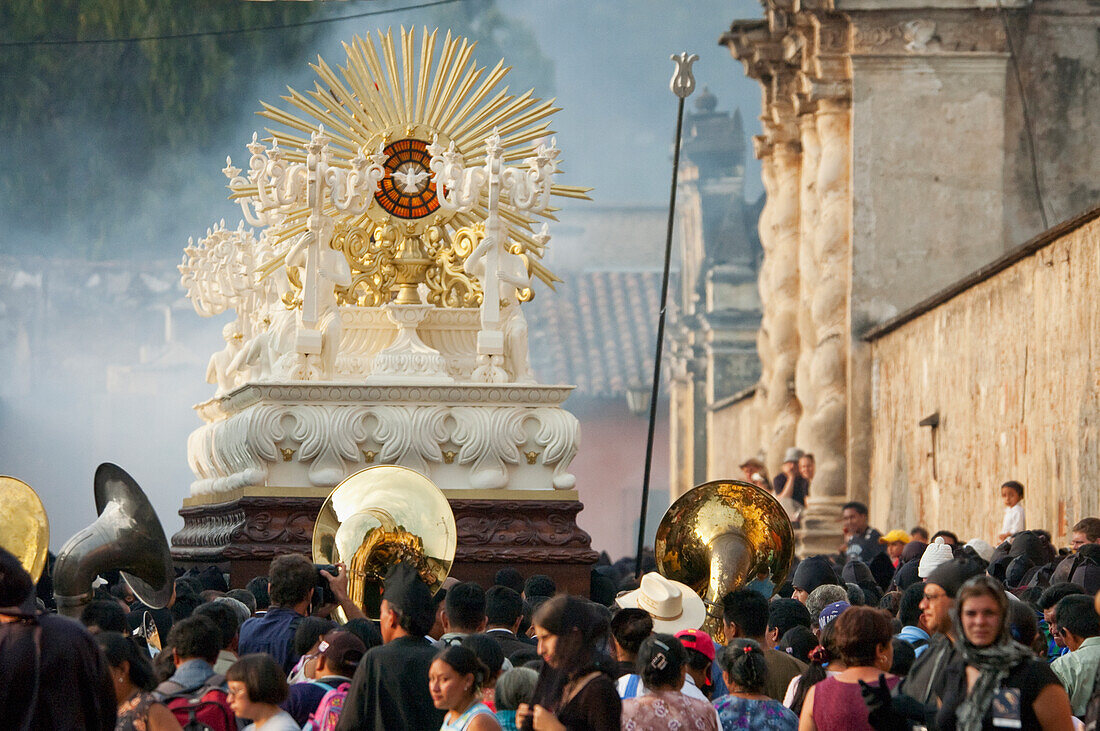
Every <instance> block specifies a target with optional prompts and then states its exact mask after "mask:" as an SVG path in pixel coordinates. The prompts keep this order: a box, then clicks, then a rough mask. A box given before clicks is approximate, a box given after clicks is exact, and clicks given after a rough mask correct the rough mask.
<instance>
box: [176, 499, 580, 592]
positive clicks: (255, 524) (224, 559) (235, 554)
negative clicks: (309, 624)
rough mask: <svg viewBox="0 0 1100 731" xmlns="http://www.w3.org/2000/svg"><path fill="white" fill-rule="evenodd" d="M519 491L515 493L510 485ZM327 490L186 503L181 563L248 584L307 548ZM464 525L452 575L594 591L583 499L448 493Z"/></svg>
mask: <svg viewBox="0 0 1100 731" xmlns="http://www.w3.org/2000/svg"><path fill="white" fill-rule="evenodd" d="M510 494H511V495H514V494H515V493H514V492H512V493H510ZM323 502H324V498H323V497H285V496H280V497H262V496H252V495H249V496H243V497H238V498H236V499H233V500H229V501H226V502H223V503H214V504H207V505H192V506H185V507H184V508H182V509H181V510H180V515H181V516H182V517H183V521H184V526H183V529H182V530H180V532H179V533H176V534H175V535H174V536H172V558H173V559H174V561H175V563H176V564H177V565H180V566H184V567H188V566H208V565H210V564H215V565H217V566H219V567H220V568H221V569H222V570H223V571H226V572H228V573H229V580H230V585H231V586H233V587H243V586H244V585H245V583H247V582H248V580H249V579H251V578H253V577H255V576H264V575H266V574H267V567H268V564H270V562H271V559H273V558H275V557H276V556H280V555H282V554H285V553H300V554H303V555H306V556H308V555H309V554H310V544H311V540H312V536H313V521H314V518H315V517H316V516H317V513H318V512H319V511H320V509H321V505H322V503H323ZM450 503H451V509H452V510H453V511H454V515H455V525H456V527H457V528H458V550H457V552H456V554H455V563H454V566H453V567H452V569H451V576H454V577H455V578H457V579H459V580H463V581H466V580H468V581H477V582H478V583H480V584H481V585H482V586H485V587H488V586H490V585H492V583H493V575H494V574H495V573H496V572H497V571H498V570H499V569H501V568H503V567H505V566H514V567H515V568H517V569H519V571H520V572H521V573H522V574H523V575H524V576H531V575H532V574H547V575H548V576H551V577H552V578H553V579H554V580H555V582H556V583H557V585H558V588H559V590H562V591H568V592H570V593H575V594H580V595H582V596H588V582H589V572H590V570H591V567H592V564H594V563H595V561H596V558H597V554H596V552H595V551H593V550H592V547H591V539H590V538H589V536H588V534H587V533H585V532H584V531H583V530H581V529H580V528H579V527H578V526H577V521H576V517H577V513H579V512H580V510H581V508H582V507H583V506H582V504H581V503H580V502H579V501H577V500H515V499H504V500H491V499H473V500H471V499H461V498H452V499H451V500H450Z"/></svg>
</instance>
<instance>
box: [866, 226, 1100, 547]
mask: <svg viewBox="0 0 1100 731" xmlns="http://www.w3.org/2000/svg"><path fill="white" fill-rule="evenodd" d="M1058 234H1059V235H1057V237H1056V238H1053V240H1050V241H1049V242H1048V241H1047V240H1046V239H1044V237H1042V236H1040V237H1038V239H1037V240H1036V241H1035V242H1032V244H1031V245H1030V246H1027V245H1025V247H1023V249H1024V250H1030V249H1034V251H1033V252H1032V253H1030V254H1029V255H1026V256H1024V258H1022V259H1020V260H1019V261H1016V262H1015V263H1013V264H1011V265H1009V266H1008V267H1007V268H1004V269H1003V270H1002V271H999V272H996V273H994V274H992V275H991V276H988V277H987V278H984V279H982V278H980V277H976V278H975V279H976V281H975V282H974V283H973V284H972V285H971V286H968V287H966V288H965V289H962V291H959V292H958V293H957V294H955V295H954V296H952V297H950V298H949V299H947V300H946V301H944V302H942V303H941V304H938V305H936V306H934V307H932V308H931V309H927V311H923V312H920V310H922V309H923V308H916V309H917V312H920V314H916V316H914V317H912V319H908V318H906V317H902V318H900V321H901V324H899V325H897V326H896V329H889V328H891V327H894V325H891V324H890V323H888V324H887V325H886V326H885V329H887V330H888V331H887V332H884V333H883V334H881V335H877V336H876V335H872V336H871V353H872V355H871V362H872V405H871V413H872V417H871V418H872V425H871V426H872V429H871V430H872V445H873V448H872V457H871V468H870V507H871V518H872V524H873V525H876V526H878V527H879V528H881V529H882V530H884V531H885V530H888V529H890V528H898V527H900V528H908V527H910V526H912V525H916V524H917V523H921V524H923V525H926V526H928V527H930V528H932V529H934V530H936V529H948V530H952V531H954V532H956V533H957V534H958V535H959V537H960V538H961V539H963V540H968V539H970V538H973V537H981V538H984V539H986V540H992V538H993V537H995V535H996V534H997V533H998V532H999V529H1000V521H1001V516H1002V513H1003V504H1002V503H1001V499H1000V494H999V488H1000V485H1001V483H1002V482H1004V481H1006V480H1010V479H1015V480H1019V481H1020V482H1022V483H1023V484H1024V485H1025V487H1026V494H1025V500H1024V506H1025V509H1026V512H1027V526H1028V527H1029V528H1044V529H1047V530H1050V531H1051V532H1052V534H1053V535H1054V537H1055V539H1056V541H1057V542H1060V543H1065V542H1066V536H1067V532H1068V529H1069V528H1070V527H1071V526H1072V525H1073V524H1074V523H1075V522H1076V521H1077V520H1079V519H1080V518H1082V517H1087V516H1096V515H1100V489H1098V487H1100V368H1098V367H1097V360H1096V358H1097V357H1100V208H1098V209H1094V210H1092V211H1091V212H1089V213H1087V214H1085V215H1083V216H1082V217H1080V218H1079V219H1077V221H1075V222H1074V223H1073V224H1072V225H1071V227H1069V230H1068V231H1067V230H1064V228H1063V230H1061V231H1060V232H1058ZM933 414H938V415H939V425H938V426H937V427H935V428H932V427H928V426H925V427H922V426H919V422H920V421H921V420H922V419H925V418H926V417H929V416H931V415H933Z"/></svg>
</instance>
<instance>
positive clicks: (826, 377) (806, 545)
mask: <svg viewBox="0 0 1100 731" xmlns="http://www.w3.org/2000/svg"><path fill="white" fill-rule="evenodd" d="M816 121H817V135H818V139H819V141H820V144H821V158H820V162H819V164H818V172H817V190H818V204H819V212H818V223H817V233H816V236H815V237H814V260H815V262H816V264H817V270H818V277H817V281H816V286H815V287H814V293H813V303H812V308H811V314H812V317H813V323H814V327H815V329H816V344H815V346H814V352H813V360H812V363H811V370H810V381H811V384H812V386H813V391H814V410H813V415H812V416H811V418H810V428H811V433H812V442H813V445H814V449H815V456H816V457H817V474H816V476H815V477H814V482H813V485H812V487H811V491H810V496H809V498H808V499H807V504H806V513H805V516H804V518H803V521H802V531H801V536H800V539H801V540H800V545H799V550H800V553H801V554H802V555H808V554H812V553H821V552H832V551H835V550H836V548H837V546H838V545H839V544H840V540H841V531H840V525H839V517H840V506H841V505H842V504H843V503H844V502H845V500H846V499H847V464H846V463H847V436H848V424H847V411H848V396H847V392H848V383H847V378H848V372H847V361H848V345H849V338H850V336H849V332H848V287H849V279H850V276H851V235H852V232H851V216H852V200H851V170H850V168H851V142H850V138H849V130H850V125H851V120H850V105H849V103H848V100H847V99H844V98H839V99H837V98H834V99H822V100H821V101H819V102H818V110H817V114H816Z"/></svg>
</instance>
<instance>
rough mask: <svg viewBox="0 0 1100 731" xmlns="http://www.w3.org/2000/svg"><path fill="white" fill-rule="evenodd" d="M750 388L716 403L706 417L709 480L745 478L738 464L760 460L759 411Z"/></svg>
mask: <svg viewBox="0 0 1100 731" xmlns="http://www.w3.org/2000/svg"><path fill="white" fill-rule="evenodd" d="M753 396H754V393H753V391H752V390H751V389H750V390H748V391H745V392H743V393H742V394H739V395H738V396H735V397H733V398H732V399H729V400H728V401H726V402H724V403H721V404H717V405H716V406H715V407H713V408H711V410H710V413H709V414H708V415H707V431H708V432H709V434H710V445H711V449H710V450H709V451H708V452H707V457H708V460H707V479H708V480H726V479H730V478H733V479H737V480H740V479H742V475H741V468H740V467H738V465H739V464H741V463H742V462H744V461H745V460H746V459H748V458H749V457H760V456H761V453H760V452H761V450H760V421H759V414H760V410H759V409H758V408H755V407H754V405H753V404H754V403H755V402H754V399H753Z"/></svg>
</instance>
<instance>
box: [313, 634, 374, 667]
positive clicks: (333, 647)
mask: <svg viewBox="0 0 1100 731" xmlns="http://www.w3.org/2000/svg"><path fill="white" fill-rule="evenodd" d="M317 649H318V650H319V651H320V653H321V654H322V655H324V656H325V659H326V660H327V661H329V662H330V663H331V664H332V665H333V666H335V667H344V668H354V667H357V666H358V665H359V661H360V660H362V659H363V654H364V653H366V651H367V646H366V645H364V644H363V641H362V640H361V639H359V638H358V637H356V636H355V635H353V634H352V633H351V632H348V631H346V630H342V629H334V630H332V631H331V632H329V633H328V634H327V635H325V636H324V639H322V640H321V644H320V645H319V646H318V648H317Z"/></svg>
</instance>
